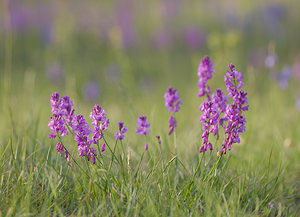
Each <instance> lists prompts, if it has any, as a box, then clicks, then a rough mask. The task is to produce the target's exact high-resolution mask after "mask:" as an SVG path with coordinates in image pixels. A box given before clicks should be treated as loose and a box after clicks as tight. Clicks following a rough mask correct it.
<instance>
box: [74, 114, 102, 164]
mask: <svg viewBox="0 0 300 217" xmlns="http://www.w3.org/2000/svg"><path fill="white" fill-rule="evenodd" d="M72 129H73V131H74V140H75V141H76V142H77V145H78V148H77V150H78V152H79V156H81V157H83V156H86V158H87V160H88V161H90V159H91V158H92V162H93V164H95V161H96V159H95V156H97V152H96V150H95V149H94V148H93V147H91V144H92V142H93V140H91V139H89V135H90V134H91V133H92V130H91V129H90V127H89V125H88V123H87V122H86V121H85V119H84V118H83V116H82V115H77V116H76V118H74V120H73V125H72Z"/></svg>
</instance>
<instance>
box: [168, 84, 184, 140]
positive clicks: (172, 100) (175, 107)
mask: <svg viewBox="0 0 300 217" xmlns="http://www.w3.org/2000/svg"><path fill="white" fill-rule="evenodd" d="M164 98H165V106H166V107H167V108H168V111H169V112H173V114H172V115H171V116H170V118H169V127H170V128H171V129H170V130H169V135H171V134H172V133H173V132H174V130H175V127H176V126H177V121H176V119H175V117H174V114H175V112H178V111H179V110H180V106H179V105H182V100H181V99H180V98H179V94H178V92H177V89H173V87H169V88H168V91H167V92H166V93H165V95H164Z"/></svg>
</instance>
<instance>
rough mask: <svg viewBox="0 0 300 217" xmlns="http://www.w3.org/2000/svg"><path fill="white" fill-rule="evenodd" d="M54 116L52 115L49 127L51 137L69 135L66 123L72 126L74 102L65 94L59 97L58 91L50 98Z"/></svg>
mask: <svg viewBox="0 0 300 217" xmlns="http://www.w3.org/2000/svg"><path fill="white" fill-rule="evenodd" d="M50 104H51V111H52V117H50V119H51V120H50V121H49V124H48V126H49V128H50V132H51V133H52V134H49V138H50V139H54V138H56V136H57V135H59V136H61V137H63V136H65V135H68V131H67V129H66V127H65V125H68V126H70V124H71V122H72V119H73V118H74V109H72V106H73V103H72V101H71V100H70V98H69V97H68V96H63V97H62V98H61V99H59V94H58V93H53V94H52V95H51V98H50Z"/></svg>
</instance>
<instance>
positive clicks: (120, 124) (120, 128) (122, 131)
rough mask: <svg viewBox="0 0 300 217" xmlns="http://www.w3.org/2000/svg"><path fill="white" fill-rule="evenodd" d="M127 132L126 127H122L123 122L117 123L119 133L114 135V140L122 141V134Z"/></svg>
mask: <svg viewBox="0 0 300 217" xmlns="http://www.w3.org/2000/svg"><path fill="white" fill-rule="evenodd" d="M126 132H127V127H126V126H124V122H119V131H117V132H116V133H115V138H116V140H123V139H124V135H123V134H124V133H126Z"/></svg>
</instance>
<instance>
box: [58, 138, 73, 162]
mask: <svg viewBox="0 0 300 217" xmlns="http://www.w3.org/2000/svg"><path fill="white" fill-rule="evenodd" d="M56 150H57V151H58V152H59V153H60V156H62V157H63V156H64V157H65V158H66V159H67V161H68V163H70V162H71V158H70V156H69V153H68V151H67V150H66V149H65V148H64V147H63V146H62V144H61V143H60V142H58V143H57V144H56Z"/></svg>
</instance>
